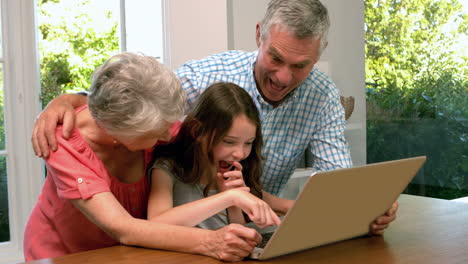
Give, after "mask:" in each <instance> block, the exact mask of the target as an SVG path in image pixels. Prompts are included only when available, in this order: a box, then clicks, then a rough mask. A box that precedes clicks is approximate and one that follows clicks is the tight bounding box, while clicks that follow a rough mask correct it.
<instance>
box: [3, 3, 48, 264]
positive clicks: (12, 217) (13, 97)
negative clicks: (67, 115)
mask: <svg viewBox="0 0 468 264" xmlns="http://www.w3.org/2000/svg"><path fill="white" fill-rule="evenodd" d="M1 5H2V6H1V8H2V9H1V10H2V33H3V38H2V39H3V51H4V54H3V56H4V68H3V69H4V111H5V112H4V113H5V124H4V125H5V134H6V146H5V153H4V155H3V156H6V159H7V182H8V183H7V184H8V206H9V224H10V241H9V242H3V243H0V263H11V262H18V261H23V235H24V227H25V225H26V222H27V220H28V217H29V214H30V212H31V210H32V208H33V206H34V204H35V203H36V201H37V198H38V196H39V194H40V190H41V188H42V184H43V181H44V177H42V176H41V175H44V171H43V170H44V169H43V163H42V160H41V159H39V158H37V157H36V156H35V155H34V151H33V149H32V147H31V143H30V142H31V141H30V137H31V131H32V128H33V125H34V120H35V117H36V115H37V114H38V113H39V111H40V102H39V91H40V81H39V80H40V79H39V60H38V51H37V38H36V30H35V28H36V23H35V22H36V21H35V17H36V16H35V10H36V7H35V6H36V2H35V1H34V0H2V2H1ZM25 76H27V78H25Z"/></svg>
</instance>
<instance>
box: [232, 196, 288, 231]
mask: <svg viewBox="0 0 468 264" xmlns="http://www.w3.org/2000/svg"><path fill="white" fill-rule="evenodd" d="M246 190H248V187H240V188H236V189H231V190H228V192H229V193H230V195H231V197H232V198H231V199H232V201H233V204H234V206H237V207H239V208H240V209H241V210H242V211H244V212H245V213H246V214H247V215H248V216H249V218H250V220H252V221H253V222H254V223H255V224H257V225H258V226H259V227H260V228H263V227H265V226H272V225H280V224H281V220H280V219H279V217H278V216H277V215H276V214H275V212H274V211H273V210H272V209H271V207H270V206H269V205H268V204H267V203H266V202H265V201H263V200H262V199H260V198H258V197H256V196H255V195H253V194H251V193H250V192H247V191H246Z"/></svg>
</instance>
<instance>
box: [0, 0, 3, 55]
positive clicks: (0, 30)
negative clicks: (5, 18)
mask: <svg viewBox="0 0 468 264" xmlns="http://www.w3.org/2000/svg"><path fill="white" fill-rule="evenodd" d="M1 4H2V1H0V14H1V13H2V5H1ZM0 17H1V16H0ZM2 43H3V34H2V20H1V19H0V58H3V44H2Z"/></svg>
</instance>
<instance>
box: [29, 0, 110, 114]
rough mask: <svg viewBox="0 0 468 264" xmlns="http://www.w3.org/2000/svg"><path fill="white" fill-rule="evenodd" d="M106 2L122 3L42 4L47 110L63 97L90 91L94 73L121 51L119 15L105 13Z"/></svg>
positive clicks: (68, 0) (60, 0) (51, 0)
mask: <svg viewBox="0 0 468 264" xmlns="http://www.w3.org/2000/svg"><path fill="white" fill-rule="evenodd" d="M106 3H108V6H109V7H110V6H112V5H114V6H115V5H116V4H117V6H118V3H119V2H118V1H115V0H106V1H104V2H103V1H102V0H99V1H90V0H42V1H38V5H39V8H38V11H39V19H38V20H39V33H40V40H39V49H40V54H41V61H40V63H41V87H42V92H41V100H42V105H43V107H45V105H47V103H48V102H49V101H50V100H51V99H53V98H54V97H56V96H57V95H59V94H62V93H65V92H73V91H83V90H87V89H88V88H89V85H90V76H91V74H92V72H93V71H94V70H95V69H96V68H97V67H98V66H100V65H101V64H102V63H103V62H104V61H105V60H106V59H108V58H109V57H111V56H112V55H114V54H116V53H118V52H119V36H118V15H119V14H118V13H116V12H112V11H111V10H103V7H104V6H105V5H104V4H106ZM96 10H98V11H99V13H96Z"/></svg>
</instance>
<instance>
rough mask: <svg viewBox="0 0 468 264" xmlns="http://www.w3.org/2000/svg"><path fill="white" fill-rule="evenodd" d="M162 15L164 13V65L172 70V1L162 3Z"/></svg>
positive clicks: (167, 0) (163, 0) (166, 0)
mask: <svg viewBox="0 0 468 264" xmlns="http://www.w3.org/2000/svg"><path fill="white" fill-rule="evenodd" d="M161 13H162V35H163V61H164V64H165V65H166V66H167V67H169V68H171V69H172V56H171V54H172V53H171V51H172V50H171V42H172V36H171V28H170V25H171V23H170V21H171V1H170V0H162V1H161Z"/></svg>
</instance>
